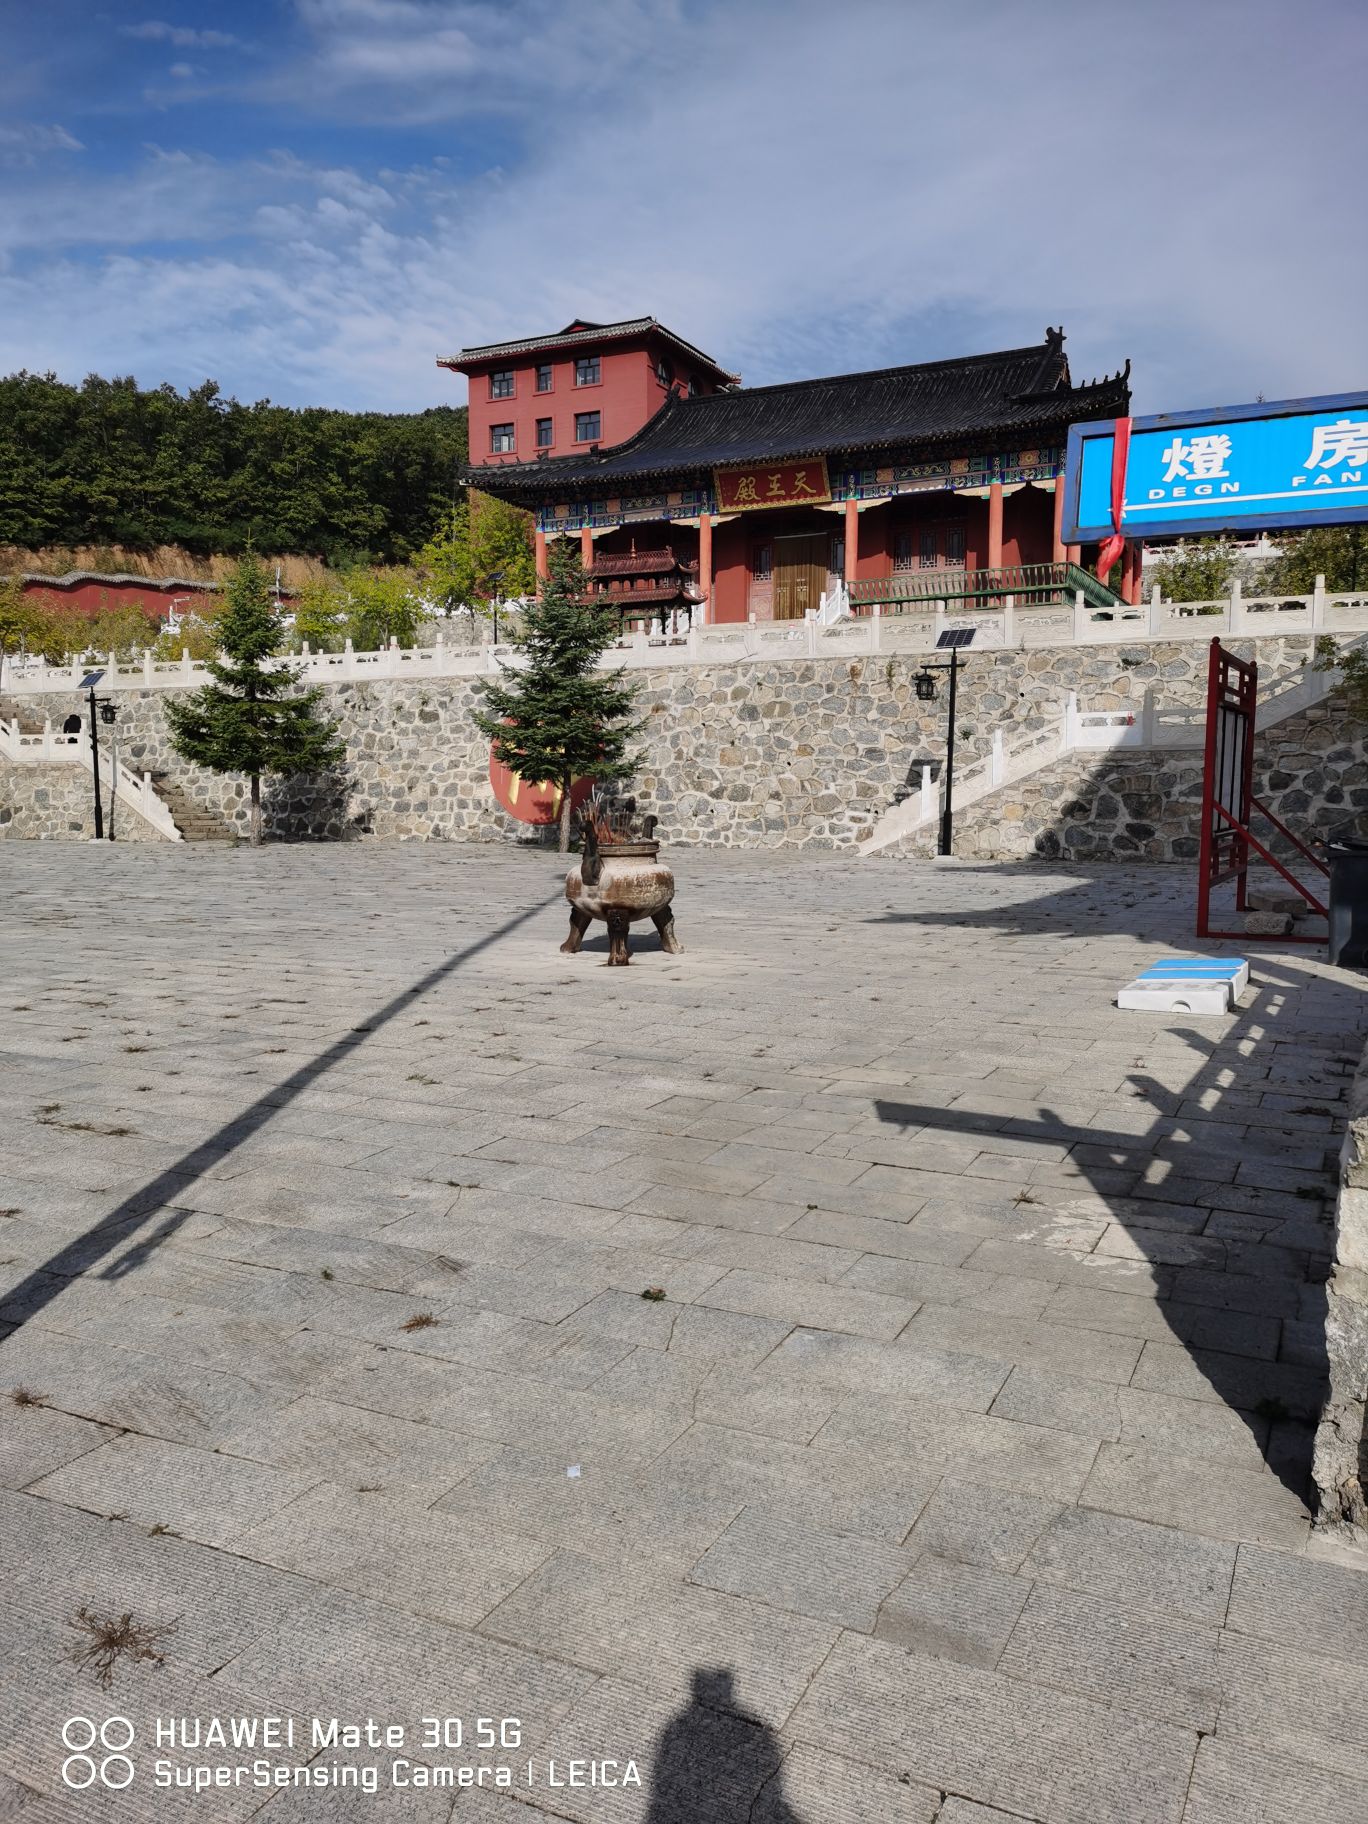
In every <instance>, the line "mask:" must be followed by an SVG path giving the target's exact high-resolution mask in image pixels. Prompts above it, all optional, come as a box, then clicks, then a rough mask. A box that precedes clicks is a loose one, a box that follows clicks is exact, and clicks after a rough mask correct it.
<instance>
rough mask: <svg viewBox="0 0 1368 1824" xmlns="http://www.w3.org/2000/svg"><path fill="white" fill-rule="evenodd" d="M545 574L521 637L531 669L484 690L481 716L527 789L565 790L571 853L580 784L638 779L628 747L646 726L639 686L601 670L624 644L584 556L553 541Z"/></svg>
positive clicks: (564, 823) (564, 841) (563, 833)
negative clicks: (638, 715)
mask: <svg viewBox="0 0 1368 1824" xmlns="http://www.w3.org/2000/svg"><path fill="white" fill-rule="evenodd" d="M547 572H548V574H547V578H546V582H545V584H544V586H543V589H542V593H541V597H540V599H539V600H537V601H534V602H533V603H532V604H531V605H530V606H529V607H528V609H527V610H526V613H525V615H524V619H523V630H522V633H521V635H520V636H519V639H518V646H519V648H520V649H521V651H522V652H523V654H524V655H525V658H526V661H527V662H526V665H525V667H519V668H518V669H517V670H513V669H511V668H510V669H506V670H505V672H504V674H503V676H504V680H505V681H504V682H502V683H497V684H496V683H483V684H481V686H480V690H481V693H482V694H483V696H484V700H485V704H486V708H485V709H484V710H475V711H474V712H473V714H474V719H475V724H476V727H477V728H479V729H480V730H482V732H483V733H484V734H486V735H488V736H489V738H490V740H491V741H492V742H493V743H494V752H495V755H496V757H497V758H498V760H499V761H500V762H501V763H502V764H503V765H504V766H507V767H510V768H511V769H512V770H513V772H515V773H517V774H518V776H519V778H522V779H526V780H528V781H529V782H533V781H535V782H538V783H539V782H540V781H542V780H544V779H549V780H551V781H552V782H553V783H554V784H555V785H557V786H558V787H559V788H560V852H561V854H562V855H564V854H565V853H566V851H567V850H568V849H569V847H570V788H571V786H572V785H573V783H574V781H575V780H576V779H580V778H585V777H588V778H592V779H594V780H596V781H597V782H598V783H599V784H600V785H607V784H610V783H611V782H612V781H614V780H618V779H628V778H630V777H631V775H632V773H633V772H635V770H636V766H637V759H638V756H637V755H635V754H629V753H628V751H627V749H628V745H629V743H630V742H631V740H632V738H633V736H634V735H636V734H639V733H640V731H641V729H642V727H643V726H644V724H643V723H641V722H633V721H632V720H631V719H630V718H631V714H632V707H633V703H634V700H635V697H636V690H635V688H634V687H633V686H631V685H627V684H624V683H623V681H622V673H621V672H620V671H612V672H600V671H599V670H598V669H597V664H598V660H599V658H600V657H601V655H602V654H603V653H604V652H606V651H607V649H608V647H609V646H611V645H612V643H613V641H614V640H615V639H616V637H617V631H618V621H617V611H616V609H614V608H611V607H607V606H604V605H602V604H600V603H598V602H596V601H595V600H594V599H593V597H592V596H590V595H589V594H588V592H587V590H586V588H585V583H584V571H583V569H582V567H581V565H580V561H579V555H578V553H577V552H575V551H574V550H573V549H572V548H571V547H570V545H569V543H568V541H566V540H565V539H555V540H553V541H552V544H551V549H550V554H549V560H548V565H547Z"/></svg>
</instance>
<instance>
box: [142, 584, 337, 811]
mask: <svg viewBox="0 0 1368 1824" xmlns="http://www.w3.org/2000/svg"><path fill="white" fill-rule="evenodd" d="M217 632H218V639H219V645H220V647H221V648H222V652H221V656H220V657H218V658H216V659H211V660H210V661H209V672H210V675H211V676H212V678H213V679H214V682H213V683H212V684H206V685H205V686H204V688H203V689H202V690H197V691H194V692H193V693H192V694H191V695H190V696H188V697H185V698H183V699H182V700H181V701H179V702H177V701H176V700H175V699H174V698H171V699H169V700H168V702H167V704H166V720H167V724H168V726H169V728H170V731H171V744H172V746H173V747H174V748H175V750H176V752H177V753H178V754H180V755H181V757H182V758H183V759H185V760H190V761H192V762H193V763H194V764H195V765H196V766H207V767H209V768H210V769H211V770H212V771H213V772H216V773H246V774H247V775H248V777H249V778H250V779H251V782H252V841H253V842H254V843H259V842H260V841H261V775H262V774H263V773H313V772H318V771H320V770H321V769H322V768H324V767H328V766H333V765H335V764H336V763H337V761H338V760H340V759H341V757H342V754H343V751H344V750H343V744H342V742H341V741H339V740H338V738H337V724H336V723H335V722H331V721H329V720H328V719H327V718H326V717H324V716H321V715H320V714H319V713H318V703H319V699H320V698H321V697H322V695H323V692H322V691H321V690H318V689H315V690H306V691H301V692H299V693H298V694H297V695H294V696H291V695H290V694H288V693H289V692H290V691H291V690H292V689H293V687H294V685H295V684H296V682H297V680H298V677H299V671H298V668H297V667H295V666H292V665H283V664H281V663H280V661H279V660H277V659H276V658H275V656H274V655H275V653H276V650H277V647H278V645H279V642H280V635H281V629H280V622H279V619H278V618H277V615H276V611H275V605H274V603H273V602H272V600H271V593H270V586H269V583H268V579H267V575H266V571H265V569H264V568H263V567H262V565H261V563H260V562H259V561H258V560H257V559H256V558H255V557H252V556H247V557H245V558H243V560H242V561H241V563H239V564H238V565H237V567H236V569H235V570H234V572H233V575H232V577H231V579H230V580H229V583H228V586H227V588H226V590H225V591H224V604H223V612H222V613H221V614H220V616H219V618H218V626H217Z"/></svg>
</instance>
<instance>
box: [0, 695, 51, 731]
mask: <svg viewBox="0 0 1368 1824" xmlns="http://www.w3.org/2000/svg"><path fill="white" fill-rule="evenodd" d="M0 722H17V723H18V724H19V733H20V734H21V735H41V734H42V732H43V719H42V717H41V716H35V715H34V714H33V712H32V711H31V710H27V709H23V708H21V707H20V705H19V704H18V703H16V702H15V700H14V698H13V697H6V696H0Z"/></svg>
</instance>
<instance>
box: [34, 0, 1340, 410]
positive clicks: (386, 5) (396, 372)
mask: <svg viewBox="0 0 1368 1824" xmlns="http://www.w3.org/2000/svg"><path fill="white" fill-rule="evenodd" d="M1365 65H1368V8H1365V7H1364V6H1363V4H1362V3H1361V0H1299V3H1298V4H1297V5H1296V6H1289V5H1287V4H1286V3H1285V0H1130V3H1128V4H1122V3H1120V0H977V3H976V4H973V5H967V6H959V7H955V8H951V7H947V6H945V5H944V4H942V3H941V0H841V3H840V4H839V5H836V4H833V3H832V0H820V3H819V0H486V3H483V4H481V3H478V0H232V3H231V4H229V3H226V0H225V3H223V4H219V5H210V4H204V3H202V0H201V3H195V0H148V3H147V4H142V3H139V0H109V3H107V4H105V5H103V6H101V5H99V4H98V0H22V3H19V0H0V371H6V372H8V371H12V370H13V369H16V368H20V367H27V368H30V369H35V370H45V369H49V368H51V369H53V370H55V371H56V372H57V373H58V374H60V375H61V376H62V377H63V378H66V379H71V380H79V379H80V378H81V377H82V376H83V375H84V374H86V373H88V372H91V371H95V372H101V373H104V374H114V373H120V374H124V373H132V374H135V375H136V376H137V378H138V380H139V382H140V383H141V384H143V385H156V384H158V383H160V382H161V381H164V380H169V381H172V382H173V383H175V384H176V385H178V386H182V387H184V386H187V385H193V384H196V383H198V382H199V381H200V380H202V379H203V378H205V377H206V376H211V377H213V378H214V379H216V380H218V381H219V382H220V384H221V385H222V387H223V389H224V390H225V392H231V393H235V394H236V395H237V396H238V397H239V398H243V399H251V398H258V397H262V396H269V397H271V398H274V399H277V400H280V401H283V402H286V403H291V404H329V405H343V406H352V407H362V406H365V407H377V408H381V409H390V410H411V409H415V408H418V407H422V406H424V405H430V404H444V403H453V402H457V403H459V402H460V401H461V400H463V398H464V389H463V385H462V384H461V383H460V382H459V381H453V379H452V377H451V376H450V375H448V374H446V373H444V372H441V371H439V370H437V369H436V368H435V367H434V365H433V362H434V357H435V356H436V355H437V354H439V353H447V352H450V351H451V350H453V349H455V348H458V347H460V346H461V345H462V344H463V343H468V342H480V341H486V340H490V339H493V338H495V337H499V336H502V335H505V334H509V335H517V334H533V333H536V332H538V331H541V330H545V329H548V328H555V327H558V326H559V325H560V324H562V323H564V322H566V321H568V320H569V319H570V318H571V317H573V316H576V315H584V316H588V317H591V318H599V319H603V320H608V319H611V318H615V317H625V316H636V315H645V314H654V315H657V316H660V317H662V318H663V319H664V320H665V321H666V322H668V323H669V324H670V325H671V327H673V328H675V329H677V330H678V331H679V332H680V333H681V334H682V335H684V336H686V337H688V338H689V339H690V340H692V341H694V342H697V343H698V344H700V345H701V346H702V347H704V348H706V349H708V350H709V351H710V352H711V353H712V354H714V355H716V356H717V357H718V358H719V359H720V360H722V361H723V362H724V363H725V364H726V365H728V366H731V367H734V368H738V369H739V370H740V371H741V372H742V374H743V375H744V376H745V378H746V379H747V380H748V381H750V382H755V383H759V382H764V381H771V380H780V379H788V378H796V377H801V376H805V375H809V374H818V373H835V372H843V371H849V370H852V369H858V368H863V367H877V366H881V365H885V364H888V363H891V362H899V361H916V360H929V359H933V358H935V357H937V356H940V355H946V354H960V353H970V352H975V351H978V350H983V349H990V348H995V347H1004V346H1012V345H1015V344H1017V343H1022V342H1033V341H1037V340H1039V339H1040V337H1041V335H1042V334H1043V331H1044V328H1045V325H1046V324H1047V323H1063V325H1064V327H1065V329H1066V331H1067V332H1068V337H1069V341H1068V348H1069V353H1070V357H1071V360H1072V363H1073V369H1074V374H1075V377H1076V378H1087V377H1090V376H1092V375H1094V374H1097V373H1101V372H1104V371H1108V370H1112V369H1115V368H1116V367H1118V366H1120V364H1121V363H1122V361H1123V360H1124V359H1125V358H1126V357H1127V356H1129V357H1131V358H1132V360H1133V362H1134V380H1135V390H1136V409H1137V410H1140V411H1146V410H1149V411H1154V410H1165V409H1182V408H1187V407H1196V406H1201V405H1208V404H1216V403H1223V402H1228V401H1239V400H1245V399H1250V398H1253V397H1254V396H1255V395H1257V394H1263V395H1264V396H1265V397H1268V398H1279V397H1284V396H1300V395H1303V394H1308V393H1319V392H1335V391H1348V390H1352V389H1358V388H1365V387H1368V333H1366V331H1365V325H1366V324H1368V308H1365V299H1368V233H1365V226H1368V224H1366V223H1365V208H1364V202H1363V193H1362V183H1361V176H1360V167H1361V163H1362V158H1361V145H1360V141H1361V138H1362V107H1363V103H1362V97H1363V94H1364V92H1365V76H1368V69H1366V68H1365Z"/></svg>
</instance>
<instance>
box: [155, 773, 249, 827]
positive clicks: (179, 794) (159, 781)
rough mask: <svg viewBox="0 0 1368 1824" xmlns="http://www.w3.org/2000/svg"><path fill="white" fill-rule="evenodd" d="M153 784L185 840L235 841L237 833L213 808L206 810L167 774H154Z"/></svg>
mask: <svg viewBox="0 0 1368 1824" xmlns="http://www.w3.org/2000/svg"><path fill="white" fill-rule="evenodd" d="M152 787H153V790H154V791H155V792H156V794H157V796H158V798H160V799H161V801H162V803H163V804H164V805H165V806H166V808H167V810H168V811H170V813H171V821H172V822H173V823H174V824H175V826H176V828H177V829H178V830H179V831H180V833H181V839H182V841H184V842H233V841H235V840H236V837H235V834H234V832H233V831H232V830H231V829H230V828H229V827H228V825H227V824H226V823H224V821H223V819H222V818H221V817H216V816H215V815H214V813H213V812H212V811H206V810H205V808H204V806H203V805H200V804H196V803H195V801H194V799H193V798H190V797H189V796H187V794H186V793H185V792H184V791H183V790H182V789H181V787H180V786H179V785H177V784H176V782H175V781H174V780H173V779H172V778H171V776H170V775H169V774H168V773H153V774H152Z"/></svg>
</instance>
